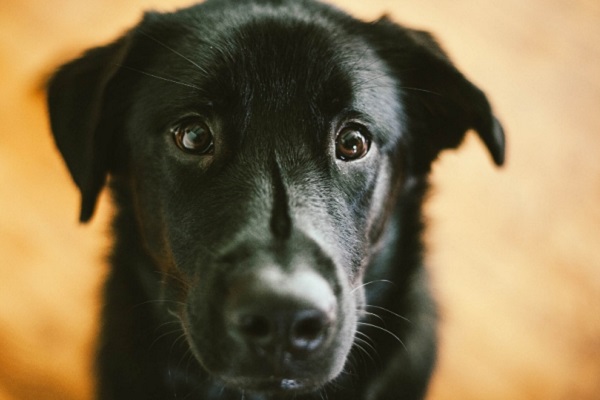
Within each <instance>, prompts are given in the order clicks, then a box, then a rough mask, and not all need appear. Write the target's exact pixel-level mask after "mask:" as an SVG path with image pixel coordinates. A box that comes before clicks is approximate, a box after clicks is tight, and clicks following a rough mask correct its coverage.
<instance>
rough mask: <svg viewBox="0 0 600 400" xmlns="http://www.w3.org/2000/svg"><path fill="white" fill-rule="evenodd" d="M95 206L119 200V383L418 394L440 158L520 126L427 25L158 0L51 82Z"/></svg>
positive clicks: (192, 392) (220, 393)
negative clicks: (429, 215) (429, 227)
mask: <svg viewBox="0 0 600 400" xmlns="http://www.w3.org/2000/svg"><path fill="white" fill-rule="evenodd" d="M48 99H49V100H48V101H49V107H50V118H51V124H52V130H53V132H54V135H55V138H56V143H57V145H58V148H59V149H60V151H61V153H62V155H63V156H64V158H65V160H66V163H67V166H68V168H69V170H70V172H71V174H72V176H73V178H74V180H75V183H76V184H77V186H78V187H79V189H80V190H81V195H82V208H81V221H84V222H85V221H87V220H89V219H90V218H91V216H92V214H93V211H94V204H95V202H96V198H97V196H98V193H99V192H100V190H101V189H102V187H103V186H104V184H105V180H106V178H107V177H108V176H109V177H110V181H109V183H110V187H111V189H112V192H113V194H114V198H115V201H116V203H117V206H118V213H117V215H116V218H115V223H114V233H115V236H116V239H115V246H114V251H113V253H112V259H111V262H112V269H111V274H110V276H109V279H108V283H107V286H106V292H105V297H106V307H105V309H104V315H103V318H104V319H103V328H102V335H101V343H100V349H99V355H98V377H99V384H98V398H100V399H127V400H135V399H143V400H148V399H174V398H177V399H236V400H240V399H283V398H294V399H330V400H333V399H343V400H352V399H390V400H396V399H421V398H423V397H424V395H425V392H426V388H427V383H428V380H429V377H430V374H431V371H432V369H433V366H434V361H435V354H436V328H435V327H436V312H435V307H434V304H433V301H432V300H431V298H430V295H429V293H428V289H427V282H426V281H427V279H426V276H425V273H424V269H423V266H422V245H421V233H422V221H421V205H422V201H423V197H424V194H425V192H426V189H427V175H428V172H429V170H430V166H431V163H432V162H433V161H434V160H435V159H436V157H437V156H438V154H439V153H440V151H442V150H443V149H447V148H455V147H457V146H458V145H459V144H460V143H461V141H462V139H463V137H464V135H465V132H466V131H467V130H469V129H474V130H476V131H477V133H478V134H479V136H480V137H481V139H482V140H483V142H484V143H485V145H486V146H487V148H488V150H489V151H490V153H491V155H492V158H493V160H494V161H495V163H496V164H498V165H500V164H502V162H503V158H504V134H503V132H502V128H501V127H500V124H499V123H498V121H497V120H496V119H495V118H494V116H493V115H492V113H491V109H490V105H489V103H488V101H487V100H486V97H485V96H484V94H483V93H482V92H481V91H480V90H479V89H477V88H476V87H475V86H474V85H473V84H471V83H470V82H469V81H467V80H466V79H465V77H464V76H463V75H462V74H461V73H460V72H459V71H457V70H456V69H455V68H454V67H453V66H452V64H451V63H450V61H449V60H448V58H447V56H446V55H445V54H444V52H443V51H442V50H441V49H440V47H439V46H438V45H437V44H436V42H435V41H434V40H433V39H432V37H431V36H430V35H429V34H427V33H425V32H421V31H415V30H411V29H407V28H404V27H401V26H398V25H396V24H394V23H392V22H390V21H389V20H387V19H385V18H383V19H381V20H378V21H376V22H373V23H365V22H361V21H358V20H356V19H353V18H351V17H350V16H348V15H346V14H344V13H343V12H341V11H339V10H336V9H334V8H332V7H329V6H327V5H324V4H320V3H316V2H313V1H310V0H245V1H239V0H236V1H233V0H222V1H218V0H209V1H207V2H206V3H203V4H200V5H197V6H195V7H192V8H188V9H184V10H181V11H178V12H175V13H172V14H157V13H149V14H147V15H146V16H145V18H144V19H143V21H142V22H141V23H140V24H139V25H138V26H137V27H135V28H134V29H132V30H131V31H129V32H128V33H127V34H126V35H124V36H123V37H122V38H120V39H119V40H117V41H116V42H114V43H113V44H110V45H108V46H106V47H101V48H96V49H93V50H91V51H89V52H87V53H86V54H85V55H84V56H83V57H82V58H80V59H78V60H75V61H73V62H71V63H69V64H67V65H65V66H64V67H63V68H62V69H61V70H60V71H58V72H57V73H56V75H55V76H54V77H53V78H52V80H51V82H50V85H49V95H48Z"/></svg>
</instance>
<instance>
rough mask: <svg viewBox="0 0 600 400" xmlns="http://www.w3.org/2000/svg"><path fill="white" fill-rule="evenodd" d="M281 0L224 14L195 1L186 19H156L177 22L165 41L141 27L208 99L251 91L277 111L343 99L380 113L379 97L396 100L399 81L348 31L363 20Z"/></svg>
mask: <svg viewBox="0 0 600 400" xmlns="http://www.w3.org/2000/svg"><path fill="white" fill-rule="evenodd" d="M209 3H210V2H209ZM228 4H229V6H231V7H236V6H234V5H232V3H228ZM284 4H287V6H285V7H284V6H275V5H272V4H271V3H269V2H266V3H265V5H264V6H262V7H257V6H254V7H252V8H244V7H240V8H239V9H238V10H237V11H236V12H235V13H227V14H222V13H211V12H207V11H206V10H204V9H203V8H202V7H197V8H193V9H190V10H187V11H186V13H187V15H186V17H187V18H185V19H182V20H180V19H174V18H172V16H171V17H170V18H169V19H167V20H165V21H161V24H160V25H162V26H163V27H164V26H167V25H169V24H170V25H175V26H176V28H175V29H174V30H172V31H171V33H170V34H168V35H166V36H167V37H168V39H166V40H165V39H163V38H162V37H161V34H160V33H157V34H154V33H152V32H153V30H152V29H144V32H146V33H147V32H150V34H151V35H159V37H153V39H156V40H157V41H163V40H164V42H163V45H164V46H163V49H162V51H163V55H164V56H163V59H162V60H160V61H159V63H160V64H162V65H166V66H169V68H171V69H173V70H174V71H175V72H174V73H173V74H177V76H179V77H182V78H184V79H185V82H187V83H189V84H191V85H194V86H198V87H199V88H201V89H202V90H203V91H204V92H205V94H206V97H207V98H208V100H210V101H211V102H212V101H218V100H220V99H229V100H231V98H233V99H240V98H244V99H246V100H248V99H249V98H252V99H253V102H254V103H255V104H260V105H261V106H263V107H266V108H271V109H276V110H280V111H282V110H283V109H284V108H285V107H286V106H288V107H289V106H291V107H298V105H300V104H304V105H305V106H307V107H312V108H315V107H316V108H318V109H319V108H320V109H323V108H327V106H329V105H334V106H335V105H336V104H343V103H345V105H346V106H354V107H358V108H361V109H362V110H364V111H365V112H366V113H367V114H370V115H372V116H373V118H374V119H381V118H382V117H383V115H381V114H382V112H383V110H382V104H386V105H387V106H388V107H390V106H392V105H393V104H395V103H396V102H397V99H398V96H397V95H396V94H397V93H396V90H397V88H396V87H397V83H396V82H395V81H394V79H393V78H392V77H391V74H389V73H387V71H386V65H385V63H384V62H383V61H382V60H380V59H379V58H378V57H377V55H376V53H375V52H374V51H373V50H372V49H371V48H370V47H369V45H368V43H367V42H366V40H364V39H363V37H362V36H361V35H360V34H359V33H356V32H355V31H353V28H358V27H360V26H361V24H362V23H361V22H360V21H357V20H354V19H352V18H350V17H349V16H347V15H345V14H344V15H339V14H337V13H336V12H330V14H331V15H328V16H324V15H322V11H323V10H328V11H331V10H330V9H329V8H324V9H323V10H321V9H319V8H316V9H315V8H310V9H308V8H303V7H302V5H301V4H302V2H298V3H294V2H288V3H285V2H284ZM209 11H210V9H209ZM221 11H222V10H221ZM215 14H216V15H215ZM224 15H225V16H224ZM353 24H354V25H353ZM208 26H210V29H209V28H208ZM150 28H152V27H151V26H150ZM355 30H356V31H358V30H360V29H355ZM173 32H175V33H173ZM165 42H166V43H165ZM169 76H172V75H169ZM384 108H385V107H384ZM385 111H389V110H385ZM380 117H381V118H380Z"/></svg>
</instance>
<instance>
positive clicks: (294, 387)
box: [220, 375, 328, 395]
mask: <svg viewBox="0 0 600 400" xmlns="http://www.w3.org/2000/svg"><path fill="white" fill-rule="evenodd" d="M220 380H221V381H222V382H223V383H224V384H225V385H226V386H228V387H230V388H232V389H237V390H240V391H244V392H250V393H256V394H265V395H278V394H279V395H281V394H292V395H296V394H303V393H308V392H313V391H315V390H319V389H320V388H322V387H323V386H324V385H325V384H326V383H327V382H328V379H319V377H315V378H295V377H284V376H275V375H273V376H269V377H262V378H260V377H252V378H246V377H221V379H220Z"/></svg>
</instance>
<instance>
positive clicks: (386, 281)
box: [350, 279, 395, 293]
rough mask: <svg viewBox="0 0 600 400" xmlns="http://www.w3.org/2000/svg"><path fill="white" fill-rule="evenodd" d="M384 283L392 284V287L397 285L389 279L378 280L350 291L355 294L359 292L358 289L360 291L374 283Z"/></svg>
mask: <svg viewBox="0 0 600 400" xmlns="http://www.w3.org/2000/svg"><path fill="white" fill-rule="evenodd" d="M382 282H383V283H390V284H392V285H395V283H394V282H392V281H390V280H387V279H377V280H374V281H369V282H365V283H363V284H362V285H358V286H357V287H355V288H354V289H352V290H351V291H350V293H354V292H355V291H357V290H358V289H360V288H363V287H365V286H367V285H371V284H373V283H382Z"/></svg>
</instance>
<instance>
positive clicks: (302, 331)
mask: <svg viewBox="0 0 600 400" xmlns="http://www.w3.org/2000/svg"><path fill="white" fill-rule="evenodd" d="M329 324H330V321H329V319H328V318H327V316H326V315H325V314H323V313H320V312H318V311H310V312H305V313H301V314H299V316H298V318H296V320H295V321H294V324H293V325H292V330H291V332H290V339H291V344H292V347H293V349H295V350H300V351H313V350H315V349H316V348H317V347H319V345H321V343H322V342H323V339H324V338H325V333H326V331H327V328H328V327H329Z"/></svg>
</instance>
